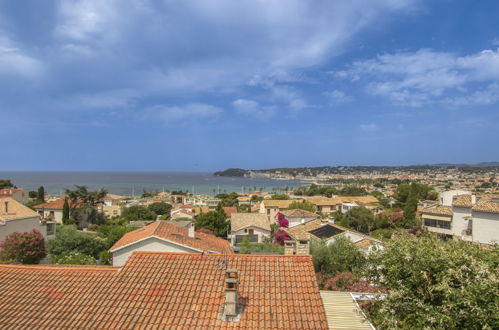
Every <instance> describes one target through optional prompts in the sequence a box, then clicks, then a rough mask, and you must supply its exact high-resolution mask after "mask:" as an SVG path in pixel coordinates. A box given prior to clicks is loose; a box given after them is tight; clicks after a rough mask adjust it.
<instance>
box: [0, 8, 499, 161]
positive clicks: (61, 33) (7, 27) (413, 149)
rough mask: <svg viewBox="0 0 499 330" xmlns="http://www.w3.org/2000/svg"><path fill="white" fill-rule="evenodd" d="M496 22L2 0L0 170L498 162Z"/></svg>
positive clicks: (367, 12) (469, 14)
mask: <svg viewBox="0 0 499 330" xmlns="http://www.w3.org/2000/svg"><path fill="white" fill-rule="evenodd" d="M498 12H499V2H498V1H496V0H490V1H485V0H484V1H473V0H461V1H451V0H432V1H429V0H428V1H418V0H377V1H364V0H345V1H342V0H336V1H326V0H324V1H321V0H310V1H307V0H281V1H273V0H261V1H259V0H248V1H246V0H238V1H234V0H225V1H224V0H210V1H204V0H198V1H194V0H193V1H187V0H184V1H170V0H163V1H160V0H157V1H152V0H151V1H149V0H135V1H126V0H116V1H113V0H109V1H107V0H89V1H68V0H65V1H50V0H44V1H36V0H33V1H22V2H21V1H7V0H5V1H0V170H105V171H110V170H123V171H126V170H132V171H140V170H145V171H212V170H218V169H224V168H227V167H242V168H269V167H281V166H282V167H298V166H321V165H398V164H402V165H406V164H423V163H439V162H468V163H475V162H480V161H498V160H499V146H498V142H499V19H498V18H497V13H498Z"/></svg>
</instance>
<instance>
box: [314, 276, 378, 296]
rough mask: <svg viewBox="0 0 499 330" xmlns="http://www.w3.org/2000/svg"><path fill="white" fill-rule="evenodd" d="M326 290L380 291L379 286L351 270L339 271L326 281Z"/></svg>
mask: <svg viewBox="0 0 499 330" xmlns="http://www.w3.org/2000/svg"><path fill="white" fill-rule="evenodd" d="M324 290H331V291H348V292H363V293H373V292H379V291H380V290H379V288H377V287H375V286H372V285H370V284H369V283H368V282H367V281H366V280H365V279H363V278H361V277H358V276H356V275H354V274H352V273H350V272H341V273H337V274H336V275H335V276H334V277H333V278H331V279H329V280H327V281H326V283H325V284H324Z"/></svg>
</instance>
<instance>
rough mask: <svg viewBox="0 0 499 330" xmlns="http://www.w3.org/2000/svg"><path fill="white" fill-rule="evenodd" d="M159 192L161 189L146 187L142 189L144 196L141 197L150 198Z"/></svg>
mask: <svg viewBox="0 0 499 330" xmlns="http://www.w3.org/2000/svg"><path fill="white" fill-rule="evenodd" d="M158 193H159V191H157V190H156V191H152V190H151V191H148V190H146V189H142V196H140V197H141V198H150V197H154V196H156V195H157V194H158Z"/></svg>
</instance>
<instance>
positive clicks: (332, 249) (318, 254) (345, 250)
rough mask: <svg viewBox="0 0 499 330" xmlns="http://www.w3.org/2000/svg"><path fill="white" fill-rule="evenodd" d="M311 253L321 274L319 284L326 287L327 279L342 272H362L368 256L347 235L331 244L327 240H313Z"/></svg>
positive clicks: (315, 267)
mask: <svg viewBox="0 0 499 330" xmlns="http://www.w3.org/2000/svg"><path fill="white" fill-rule="evenodd" d="M310 253H311V254H312V261H313V263H314V269H315V272H316V273H318V274H319V275H320V279H321V280H320V281H319V284H320V286H321V288H323V287H324V285H325V281H326V280H328V279H330V278H332V277H334V276H335V275H336V274H337V273H340V272H351V273H354V274H360V273H361V272H362V271H363V268H364V266H365V264H366V257H365V256H364V254H363V253H362V252H360V250H359V249H358V248H357V246H355V244H353V243H352V241H350V240H349V239H348V238H346V237H338V238H336V240H335V241H334V242H332V243H330V244H327V243H326V241H312V243H311V245H310Z"/></svg>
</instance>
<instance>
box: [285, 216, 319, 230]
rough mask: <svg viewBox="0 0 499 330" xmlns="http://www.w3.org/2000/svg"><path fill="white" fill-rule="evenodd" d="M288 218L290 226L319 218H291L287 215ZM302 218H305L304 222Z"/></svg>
mask: <svg viewBox="0 0 499 330" xmlns="http://www.w3.org/2000/svg"><path fill="white" fill-rule="evenodd" d="M286 219H288V221H289V228H291V227H294V226H297V225H299V224H302V223H306V222H309V221H312V220H315V219H317V217H311V218H291V217H286ZM302 220H303V222H302Z"/></svg>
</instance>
